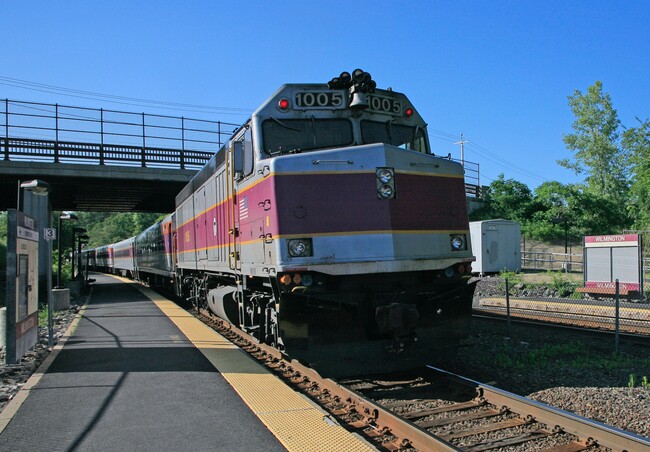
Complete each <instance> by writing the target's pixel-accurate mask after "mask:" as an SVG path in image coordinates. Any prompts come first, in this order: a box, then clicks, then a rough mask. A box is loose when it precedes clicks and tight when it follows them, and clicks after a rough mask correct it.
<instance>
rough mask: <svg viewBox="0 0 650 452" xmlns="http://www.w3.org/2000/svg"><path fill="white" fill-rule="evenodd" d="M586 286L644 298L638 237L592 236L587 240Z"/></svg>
mask: <svg viewBox="0 0 650 452" xmlns="http://www.w3.org/2000/svg"><path fill="white" fill-rule="evenodd" d="M584 263H585V265H584V267H585V275H584V278H585V287H586V288H592V289H612V290H613V289H614V288H615V286H616V280H617V279H618V281H619V288H620V290H621V291H623V290H626V291H627V292H638V293H639V295H640V296H642V295H643V259H642V254H641V236H640V235H639V234H612V235H593V236H586V237H585V238H584Z"/></svg>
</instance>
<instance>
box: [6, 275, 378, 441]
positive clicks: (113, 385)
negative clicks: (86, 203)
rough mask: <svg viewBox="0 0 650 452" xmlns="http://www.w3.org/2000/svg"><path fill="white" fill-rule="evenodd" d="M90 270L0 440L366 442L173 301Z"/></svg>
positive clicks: (9, 414) (13, 405)
mask: <svg viewBox="0 0 650 452" xmlns="http://www.w3.org/2000/svg"><path fill="white" fill-rule="evenodd" d="M96 280H97V282H96V283H95V284H94V288H93V293H92V295H91V298H90V302H89V303H88V304H87V306H86V307H85V308H84V310H82V311H81V312H80V318H79V319H78V324H77V325H76V326H75V325H74V324H73V326H71V329H73V328H74V332H73V333H72V334H71V335H70V336H69V337H67V339H66V340H65V343H64V344H63V345H62V346H61V345H58V346H57V350H55V352H53V353H52V354H51V355H50V356H49V357H48V359H47V360H46V361H45V362H44V363H43V365H42V366H41V368H39V370H38V371H37V372H36V373H35V374H34V375H33V376H32V378H31V379H30V380H29V381H28V382H27V384H26V385H25V389H23V390H22V391H21V392H20V393H19V394H18V395H17V396H16V397H15V399H14V400H13V401H12V402H11V403H10V405H9V406H8V407H7V408H6V409H5V410H4V411H3V412H2V413H1V414H0V429H1V428H3V427H4V430H3V431H2V433H1V434H0V450H33V451H38V450H43V451H45V450H47V451H55V450H57V451H58V450H66V451H67V450H101V451H113V450H115V451H117V450H120V451H124V450H139V451H148V450H151V451H154V450H155V451H164V450H196V451H203V450H222V449H223V450H246V451H250V450H264V451H273V450H285V449H288V450H371V449H372V447H371V446H369V445H368V444H367V443H365V442H364V441H363V440H362V439H360V438H359V437H358V436H356V435H353V434H351V433H349V432H347V431H346V430H345V429H343V428H342V427H340V426H338V425H336V423H335V422H333V421H332V420H331V419H329V417H328V416H327V415H326V413H323V412H322V411H321V410H320V409H319V408H318V407H317V406H316V405H315V404H313V403H312V402H311V401H309V400H307V399H306V398H304V397H303V396H301V395H300V394H298V393H295V392H293V391H292V390H291V389H290V388H288V387H287V386H286V385H284V384H283V383H282V382H280V380H278V379H277V378H276V377H275V376H273V375H272V374H270V373H269V372H268V371H267V370H266V369H264V368H263V367H262V366H260V365H259V364H258V363H257V362H255V361H254V360H252V359H251V358H250V357H248V356H247V355H246V354H245V353H244V352H242V351H241V350H240V349H238V348H237V347H236V346H234V345H233V344H231V343H230V342H228V341H227V340H226V339H225V338H223V337H222V336H220V335H219V334H218V333H216V332H214V331H213V330H211V329H210V328H208V327H206V326H205V325H203V324H202V323H201V322H200V321H198V320H196V319H195V318H193V317H192V316H190V315H189V314H187V313H186V312H185V311H183V310H182V309H180V308H178V307H177V306H176V305H174V304H173V303H171V302H170V301H168V300H166V299H164V298H163V297H161V296H159V295H157V294H155V293H154V292H152V291H150V290H149V289H145V288H142V287H139V286H137V285H135V284H132V283H126V282H124V281H120V280H118V279H117V278H113V277H108V276H104V275H97V276H96ZM62 342H64V341H62ZM48 366H49V367H48ZM44 368H45V369H44Z"/></svg>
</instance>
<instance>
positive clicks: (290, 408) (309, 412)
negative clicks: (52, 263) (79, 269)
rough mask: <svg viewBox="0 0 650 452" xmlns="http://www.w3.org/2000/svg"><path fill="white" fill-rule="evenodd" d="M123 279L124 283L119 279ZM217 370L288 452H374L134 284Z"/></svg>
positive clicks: (195, 322)
mask: <svg viewBox="0 0 650 452" xmlns="http://www.w3.org/2000/svg"><path fill="white" fill-rule="evenodd" d="M124 281H128V280H124ZM136 287H137V288H138V289H139V290H140V291H141V292H142V293H143V294H145V295H146V296H147V297H148V298H149V299H151V300H152V301H153V302H154V303H155V304H156V305H157V306H158V307H159V308H160V309H161V310H162V311H163V312H164V313H165V315H167V316H168V317H169V318H170V320H171V321H173V322H174V323H175V324H176V326H178V328H179V329H180V330H181V331H182V332H183V334H185V336H187V338H188V339H189V340H190V341H191V342H192V343H193V344H194V345H195V346H196V347H197V348H198V349H199V350H200V351H201V352H202V353H203V354H204V355H205V356H206V358H208V360H210V362H211V363H212V364H213V365H214V366H215V367H216V368H217V369H219V372H220V373H221V374H222V375H223V376H224V378H225V379H226V380H227V381H228V383H230V385H231V386H232V387H233V388H234V389H235V391H237V393H238V394H239V396H240V397H241V398H242V400H244V402H245V403H246V404H247V405H248V406H249V407H250V409H251V410H252V411H253V412H254V413H255V414H256V415H257V417H258V418H259V419H260V420H261V421H262V422H263V423H264V425H266V426H267V428H268V429H269V430H270V431H271V432H272V433H273V434H274V435H275V437H276V438H278V440H279V441H280V442H281V443H282V445H283V446H285V447H286V448H287V449H289V450H292V451H294V450H295V451H341V450H345V451H368V450H376V449H375V448H374V447H373V446H371V445H370V444H368V443H367V442H365V441H364V440H363V439H362V438H361V437H359V436H358V435H355V434H353V433H350V432H349V431H347V430H346V429H344V428H343V427H341V426H340V425H338V424H337V423H336V421H334V420H333V419H331V418H330V417H329V415H328V414H327V413H325V412H324V411H322V410H321V408H320V407H318V406H317V405H316V404H315V403H313V402H312V401H311V400H309V399H307V398H306V397H304V396H303V395H301V394H299V393H297V392H295V391H294V390H292V389H291V388H290V387H289V386H287V385H286V384H284V383H283V382H282V381H281V380H280V379H278V378H277V377H276V376H275V375H273V374H272V373H270V372H269V371H268V370H267V369H265V368H264V367H263V366H261V365H260V364H258V363H257V362H255V361H254V360H253V359H252V358H250V357H249V356H248V355H246V354H245V353H244V352H243V351H242V350H240V349H239V347H237V346H236V345H234V344H232V343H231V342H229V341H228V340H227V339H226V338H224V337H223V336H221V335H220V334H219V333H217V332H216V331H214V330H213V329H212V328H210V327H208V326H207V325H204V324H203V323H202V322H201V321H200V320H198V319H196V318H194V317H193V316H192V315H191V314H189V313H187V312H186V311H184V310H183V309H181V308H179V307H178V306H177V305H176V304H174V303H173V302H171V301H169V300H167V299H166V298H164V297H163V296H161V295H159V294H157V293H155V292H154V291H152V290H151V289H148V288H146V287H143V286H140V285H136Z"/></svg>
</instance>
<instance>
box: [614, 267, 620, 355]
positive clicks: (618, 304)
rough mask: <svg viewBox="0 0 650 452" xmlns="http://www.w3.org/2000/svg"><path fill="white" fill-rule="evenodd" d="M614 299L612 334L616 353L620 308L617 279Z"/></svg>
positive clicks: (617, 348)
mask: <svg viewBox="0 0 650 452" xmlns="http://www.w3.org/2000/svg"><path fill="white" fill-rule="evenodd" d="M614 300H615V302H616V313H615V314H614V317H615V318H614V322H615V327H614V336H615V343H616V353H618V350H619V342H618V341H619V334H618V332H619V331H618V326H619V325H618V323H619V310H620V303H619V283H618V279H617V280H616V295H615V297H614Z"/></svg>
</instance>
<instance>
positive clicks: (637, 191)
mask: <svg viewBox="0 0 650 452" xmlns="http://www.w3.org/2000/svg"><path fill="white" fill-rule="evenodd" d="M637 121H638V122H639V126H638V127H633V128H630V129H628V130H626V131H625V132H624V133H623V147H625V148H626V149H628V151H629V153H630V156H631V157H630V161H631V163H632V177H631V187H630V195H631V196H630V198H631V200H632V201H631V202H630V204H629V206H628V212H629V214H630V216H631V217H632V219H633V221H634V227H635V228H637V229H648V228H650V120H648V119H646V120H645V121H641V120H640V119H638V118H637Z"/></svg>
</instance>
